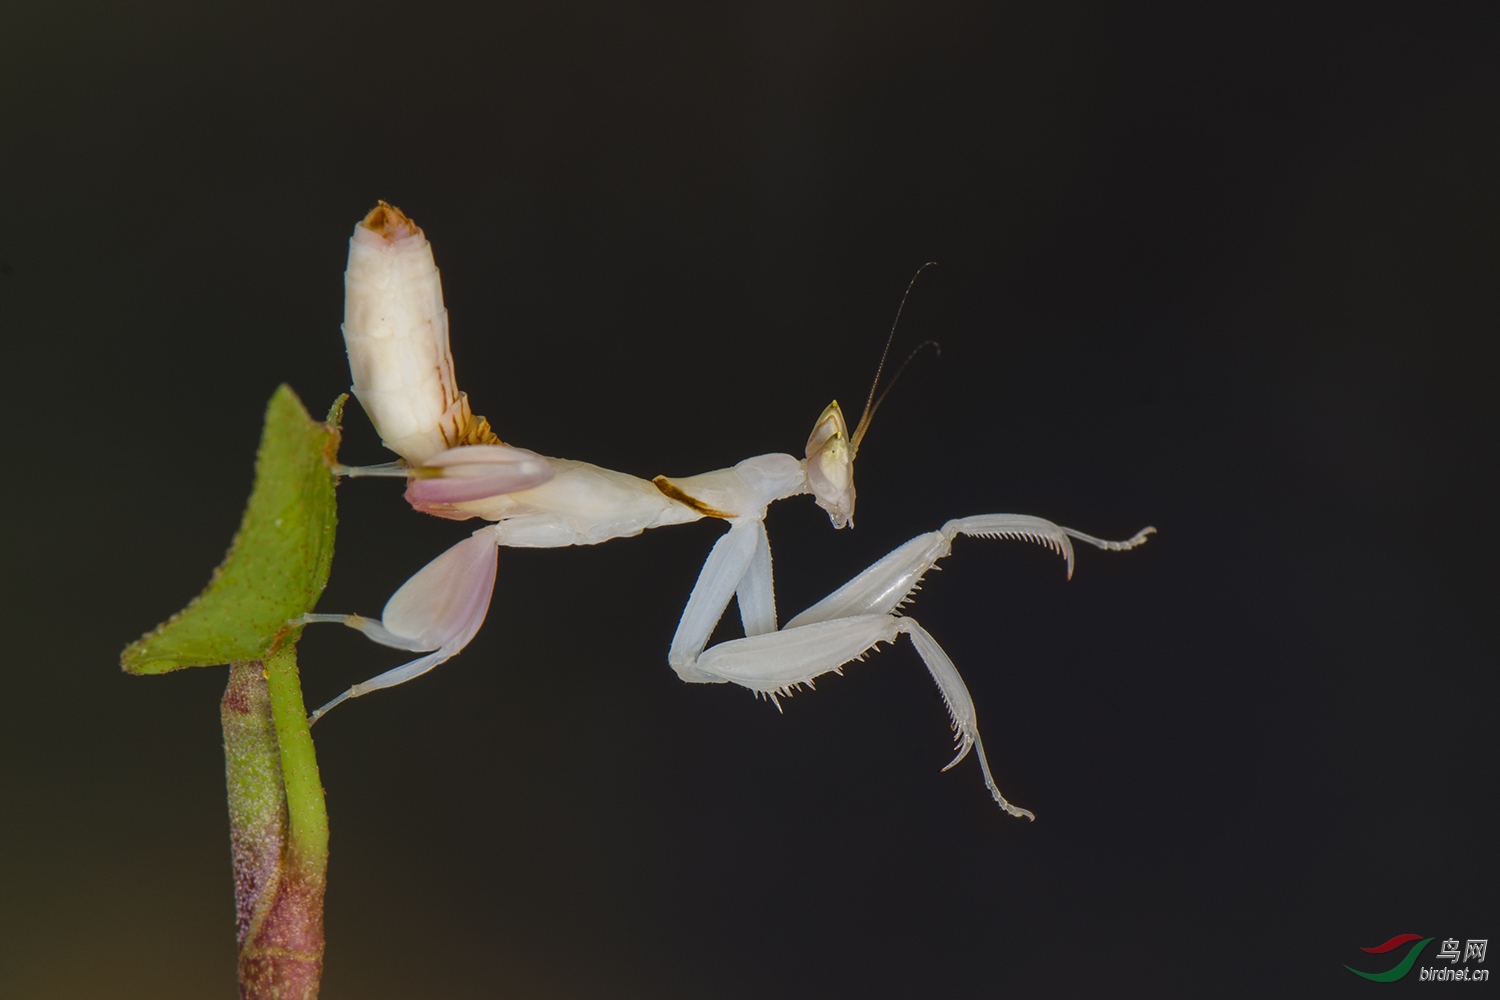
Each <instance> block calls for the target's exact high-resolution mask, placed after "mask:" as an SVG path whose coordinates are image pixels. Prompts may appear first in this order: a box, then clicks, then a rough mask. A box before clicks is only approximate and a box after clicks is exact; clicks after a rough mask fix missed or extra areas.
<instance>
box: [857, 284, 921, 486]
mask: <svg viewBox="0 0 1500 1000" xmlns="http://www.w3.org/2000/svg"><path fill="white" fill-rule="evenodd" d="M936 265H937V261H935V260H929V261H928V262H927V263H925V264H923V265H922V266H921V267H919V268H917V273H916V274H914V275H912V276H911V281H909V282H907V284H906V291H905V292H903V293H902V294H901V304H900V305H898V306H897V307H896V318H895V319H894V320H892V321H891V332H890V333H889V334H887V335H886V338H885V349H884V350H883V351H881V352H880V364H878V365H876V366H875V380H874V381H873V382H871V383H870V395H869V396H867V397H865V412H864V413H862V414H860V417H859V426H857V427H855V428H854V435H853V436H852V437H851V438H850V439H849V450H850V452H851V453H852V454H851V456H850V457H853V456H855V455H858V454H859V443H860V442H861V441H863V440H864V438H865V432H866V431H868V430H869V429H870V421H871V420H873V419H875V411H876V410H878V409H880V404H881V403H883V402H885V397H886V393H889V392H890V391H891V388H892V387H893V386H894V385H895V384H896V380H897V379H899V378H900V377H901V373H902V372H904V371H906V366H907V365H909V364H911V361H912V358H915V357H916V356H917V355H918V354H919V353H921V350H922V348H924V347H928V346H930V347H931V348H932V349H933V350H934V351H936V352H937V353H938V356H939V357H941V356H942V354H943V348H942V345H941V344H939V343H938V342H937V341H935V340H924V341H922V342H921V343H920V344H918V345H917V346H916V347H914V348H912V352H911V353H910V354H908V355H907V356H906V360H905V361H903V362H901V367H900V368H897V369H896V374H894V375H892V376H891V381H890V383H889V384H887V385H886V387H885V391H884V392H882V393H881V394H880V396H879V398H877V397H876V395H875V390H876V389H877V388H879V387H880V375H881V373H882V372H884V371H885V359H886V356H887V355H889V354H890V353H891V341H893V340H895V339H896V325H897V324H898V323H900V322H901V311H902V310H903V309H905V308H906V300H907V298H908V297H910V295H911V290H912V286H913V285H915V284H916V283H917V279H918V278H920V277H921V276H922V272H923V271H925V270H927V269H928V268H929V267H935V266H936Z"/></svg>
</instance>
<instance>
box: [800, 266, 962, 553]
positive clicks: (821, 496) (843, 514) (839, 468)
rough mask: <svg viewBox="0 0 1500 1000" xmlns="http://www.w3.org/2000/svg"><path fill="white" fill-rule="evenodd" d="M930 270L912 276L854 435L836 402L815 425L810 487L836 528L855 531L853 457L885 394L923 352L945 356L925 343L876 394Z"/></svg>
mask: <svg viewBox="0 0 1500 1000" xmlns="http://www.w3.org/2000/svg"><path fill="white" fill-rule="evenodd" d="M931 266H932V261H928V262H927V263H926V264H923V265H922V266H921V267H919V268H917V273H916V274H914V275H912V277H911V282H910V283H909V284H908V285H907V286H906V292H905V294H903V295H902V296H901V305H899V306H898V307H897V308H896V320H895V322H893V323H892V324H891V332H890V334H889V335H887V336H886V338H885V349H884V350H883V351H881V352H880V364H879V365H878V366H877V367H876V369H875V380H874V381H873V382H871V383H870V395H869V396H868V397H867V398H866V399H865V412H864V413H862V414H861V415H860V418H859V426H858V427H856V428H854V433H853V434H850V433H849V425H848V424H847V423H845V422H844V411H843V410H841V409H839V401H838V400H836V399H835V400H834V401H833V402H831V403H829V404H828V406H827V408H826V409H824V410H823V413H822V415H821V416H819V417H818V422H817V423H815V424H813V430H812V434H811V435H810V436H809V437H808V439H807V487H808V489H809V490H811V491H812V495H813V498H814V499H816V500H817V501H818V506H819V507H822V508H823V509H824V510H826V511H827V512H828V519H829V520H831V521H832V522H833V526H834V527H835V528H842V527H844V526H846V525H848V526H851V527H852V526H853V524H854V456H855V455H857V454H859V443H860V442H861V441H863V440H864V439H865V432H866V431H868V430H869V429H870V421H871V420H872V419H874V417H875V411H876V410H878V409H880V404H881V403H883V402H885V396H886V393H888V392H890V391H891V386H894V385H895V384H896V380H897V379H899V378H900V377H901V373H902V372H904V371H906V366H907V365H909V364H911V359H912V358H914V357H916V356H917V355H918V354H919V353H921V350H922V348H924V347H932V348H933V349H935V350H937V351H938V353H939V354H941V353H942V349H941V348H939V347H938V344H937V341H935V340H924V341H922V343H920V344H918V345H917V346H916V348H915V349H914V350H913V351H912V352H911V353H910V354H908V355H907V356H906V360H905V361H903V362H901V367H900V368H898V369H896V374H895V375H893V376H891V381H890V383H889V384H887V385H886V387H885V391H884V392H881V393H880V395H878V396H877V395H876V394H875V390H876V389H878V388H879V387H880V375H881V373H882V372H884V371H885V359H886V355H887V354H889V353H890V350H891V341H892V340H893V339H895V336H896V323H899V322H901V311H902V310H903V309H905V308H906V299H907V296H909V295H911V288H912V285H915V284H916V283H917V278H918V277H920V276H921V274H922V272H923V271H925V270H926V269H927V268H929V267H931Z"/></svg>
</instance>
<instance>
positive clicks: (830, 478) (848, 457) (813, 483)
mask: <svg viewBox="0 0 1500 1000" xmlns="http://www.w3.org/2000/svg"><path fill="white" fill-rule="evenodd" d="M807 485H808V487H809V488H810V489H811V490H812V494H813V497H814V499H816V500H817V502H818V506H819V507H822V508H823V509H824V510H825V511H827V512H828V519H829V520H831V521H832V522H833V526H834V527H835V528H842V527H844V526H845V525H847V524H849V523H850V522H851V521H852V520H853V518H854V449H853V447H852V446H851V445H850V443H849V426H848V425H847V424H846V423H844V411H842V410H840V409H839V404H838V400H834V401H833V402H832V403H829V404H828V408H827V409H825V410H824V411H823V413H822V415H821V416H819V417H818V422H817V423H815V424H813V430H812V434H811V435H810V436H809V437H808V439H807Z"/></svg>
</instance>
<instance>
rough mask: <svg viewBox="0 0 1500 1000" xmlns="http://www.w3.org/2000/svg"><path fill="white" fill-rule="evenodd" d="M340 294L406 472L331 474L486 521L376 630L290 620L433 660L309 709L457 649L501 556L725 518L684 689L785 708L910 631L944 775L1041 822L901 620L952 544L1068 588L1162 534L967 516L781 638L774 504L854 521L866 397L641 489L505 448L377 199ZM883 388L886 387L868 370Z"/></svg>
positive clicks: (430, 285)
mask: <svg viewBox="0 0 1500 1000" xmlns="http://www.w3.org/2000/svg"><path fill="white" fill-rule="evenodd" d="M345 291H346V300H345V313H344V336H345V340H346V343H347V346H348V349H349V362H350V368H351V371H352V373H353V376H354V394H355V395H356V396H357V397H358V399H359V400H360V403H361V404H362V405H363V406H364V407H365V409H366V411H367V412H368V413H369V415H370V418H371V420H372V422H373V423H374V425H375V427H376V429H377V430H378V431H379V432H380V435H381V438H382V440H383V441H384V442H385V444H386V446H387V447H388V448H390V449H391V450H392V451H394V452H396V453H397V454H398V455H400V456H401V457H402V461H401V462H397V463H391V464H389V465H384V466H370V467H365V468H346V467H340V468H339V469H338V470H336V471H339V472H341V473H343V474H347V475H386V476H401V477H404V478H406V479H407V480H408V488H407V494H406V496H407V499H408V500H409V501H410V502H411V504H412V505H413V506H414V507H416V508H417V509H418V510H422V511H426V512H428V513H432V514H436V515H438V516H441V517H449V518H455V519H464V518H471V517H480V518H483V519H485V520H488V521H492V522H494V523H493V524H490V525H488V526H486V527H483V528H480V529H479V530H477V531H475V532H474V533H473V534H472V535H471V536H470V537H469V538H468V539H465V540H464V541H462V542H459V543H458V544H457V545H455V546H453V547H452V548H450V549H449V550H448V551H447V552H445V553H443V554H442V555H440V556H439V557H438V558H436V559H434V560H433V561H432V562H431V563H429V564H428V565H427V566H425V567H423V569H422V570H421V571H419V572H418V573H417V574H416V575H415V576H413V577H412V578H411V579H410V580H408V581H407V582H406V583H405V584H404V585H403V586H402V587H401V588H400V589H399V590H398V591H397V592H396V593H395V594H394V595H393V596H392V597H391V599H390V601H389V602H388V603H387V604H386V606H385V609H384V611H383V613H382V615H381V618H380V620H379V621H378V622H377V621H374V620H371V619H368V618H363V617H360V616H359V615H329V614H315V615H306V616H304V617H303V618H302V619H300V620H299V621H300V622H302V623H308V622H340V623H343V624H345V625H348V626H350V627H353V628H357V629H359V630H360V631H362V632H364V633H365V635H367V636H368V637H369V638H371V639H373V640H374V641H376V642H378V643H382V644H384V645H387V646H393V647H395V648H398V649H406V650H411V651H413V652H421V653H425V654H426V655H424V656H421V657H419V658H417V659H415V660H412V661H411V662H409V663H406V664H403V665H402V666H399V667H396V668H395V669H393V670H389V671H386V672H385V673H383V674H380V675H379V676H376V677H374V678H371V679H370V680H368V681H365V682H364V683H362V684H356V685H354V686H353V687H352V688H350V689H349V690H348V691H346V692H344V693H343V694H341V695H339V697H337V698H335V699H334V700H333V701H331V702H329V703H328V704H327V705H325V706H323V707H322V708H320V709H318V710H317V711H316V712H314V713H313V715H312V720H313V721H316V720H317V719H318V718H320V717H321V716H322V715H324V714H325V713H327V712H328V711H329V710H330V709H331V708H333V707H334V706H335V705H338V704H339V703H341V702H342V701H344V700H346V699H348V698H355V697H359V696H360V695H363V694H368V693H369V692H371V691H376V690H379V689H381V688H387V687H392V686H394V685H397V684H401V683H404V682H406V681H408V680H411V679H412V678H414V677H416V676H418V675H420V674H423V673H425V672H427V671H428V670H431V669H432V668H433V667H435V666H437V665H438V664H439V663H442V662H443V661H444V660H447V659H449V658H450V657H452V656H453V655H455V654H456V653H458V652H459V651H460V650H461V649H463V648H464V646H465V645H467V644H468V642H469V641H470V640H471V639H472V638H473V637H474V635H475V633H476V632H477V631H478V630H479V627H480V625H481V624H482V623H483V621H484V618H485V615H486V613H487V611H488V608H489V602H490V595H491V592H492V590H493V587H494V581H495V572H496V565H497V553H498V547H500V546H512V547H527V548H553V547H560V546H566V545H593V544H597V543H599V542H604V541H608V540H609V539H612V538H623V537H627V536H630V535H637V534H640V533H641V532H642V531H645V530H646V529H648V528H656V527H660V526H662V525H667V524H682V523H686V522H688V521H696V520H698V519H700V518H703V517H717V518H722V519H724V520H726V521H728V522H729V531H728V532H727V533H726V534H725V535H724V536H723V537H722V538H720V539H719V541H718V542H717V543H715V545H714V547H713V550H712V551H711V552H710V553H709V555H708V559H707V561H705V562H704V564H703V569H702V571H701V572H700V573H699V574H698V580H697V583H696V584H695V585H694V586H693V590H692V594H691V596H690V597H689V598H688V602H687V606H686V608H684V610H683V612H682V618H681V620H680V621H679V622H678V625H677V632H676V634H675V635H674V636H673V639H672V644H671V648H670V651H669V653H668V657H667V659H668V663H670V665H671V666H672V669H673V670H675V671H676V672H677V674H678V676H679V677H681V678H682V679H683V680H684V681H687V682H690V683H703V684H722V683H726V682H731V683H735V684H739V685H740V686H742V687H745V688H748V689H750V690H751V691H753V692H755V693H756V694H757V695H764V696H766V697H768V698H770V699H771V700H772V701H773V702H776V704H777V707H778V708H780V703H779V701H777V699H778V696H784V695H789V694H791V693H792V692H793V691H794V690H796V689H797V688H798V687H799V686H801V685H803V684H806V685H808V686H809V687H812V686H813V682H814V680H815V679H816V678H817V677H819V676H821V675H823V674H825V673H828V672H830V671H833V672H842V670H841V668H842V667H843V665H844V664H846V663H849V662H850V661H852V660H855V659H862V658H863V657H864V656H865V654H867V653H869V652H871V651H873V650H875V649H876V648H877V646H878V644H879V643H882V642H885V643H894V642H895V641H896V639H897V637H898V636H899V635H900V634H902V633H905V634H906V635H908V636H910V637H911V641H912V644H913V645H914V646H915V647H916V649H917V653H918V654H919V655H920V656H921V658H922V661H923V662H924V663H925V664H926V666H927V669H928V672H929V673H930V674H931V675H932V679H933V681H934V682H935V683H936V684H937V687H938V691H939V692H940V693H941V695H942V697H943V701H944V703H945V704H946V705H947V708H948V713H949V716H950V719H951V721H952V725H953V730H954V734H955V738H956V741H957V751H958V752H957V756H955V757H954V759H953V760H952V762H950V763H949V764H948V767H946V768H944V770H947V769H948V768H951V767H953V766H954V765H956V764H957V763H958V762H959V761H961V760H963V758H964V757H965V756H966V755H967V754H968V752H969V750H970V749H971V748H972V749H975V750H976V751H977V756H978V758H979V765H980V770H981V771H982V773H983V776H984V783H985V785H986V787H987V788H988V789H989V790H990V794H991V795H992V796H993V797H994V799H995V801H996V802H997V803H998V804H999V805H1000V807H1001V808H1002V809H1004V810H1005V811H1006V812H1008V813H1010V814H1011V815H1013V816H1026V817H1028V818H1033V819H1034V818H1035V817H1034V816H1033V814H1032V813H1031V812H1030V811H1029V810H1026V809H1021V808H1018V807H1016V806H1014V805H1011V804H1010V803H1009V802H1007V801H1006V799H1005V797H1004V796H1003V795H1001V794H1000V790H999V788H998V787H997V786H996V784H995V780H994V778H993V776H992V775H991V774H990V769H989V762H988V761H987V760H986V758H985V754H984V744H983V743H982V742H981V741H980V738H979V729H978V726H977V723H976V720H975V712H974V703H973V700H972V699H971V698H970V697H969V692H968V689H967V688H966V687H965V686H964V683H963V680H962V678H960V676H959V674H958V670H957V668H956V667H955V666H954V664H953V661H952V660H950V659H949V658H948V656H947V654H946V653H944V652H943V650H942V648H941V647H940V646H939V645H938V644H937V642H936V640H934V639H933V638H932V636H931V635H929V634H928V633H927V632H926V630H924V629H923V628H922V627H921V626H920V625H919V624H917V622H916V621H915V620H914V619H912V618H910V617H907V616H905V615H902V614H900V613H899V611H900V609H901V608H902V606H903V605H904V604H905V603H906V602H907V601H908V600H910V598H911V596H912V594H913V592H914V591H915V590H916V589H917V586H918V584H919V583H920V582H921V580H922V577H923V575H924V574H925V573H926V572H927V571H928V570H930V569H931V568H932V567H933V566H934V565H935V564H936V563H937V561H938V560H939V559H941V558H943V557H944V556H946V555H948V553H949V551H950V547H951V545H952V542H953V539H954V538H955V537H957V536H959V535H970V536H975V537H984V538H1017V539H1024V540H1028V541H1033V542H1037V543H1039V544H1042V545H1045V546H1048V547H1049V548H1051V549H1053V550H1054V551H1056V552H1057V553H1058V554H1060V555H1061V556H1063V557H1064V559H1066V561H1067V569H1068V576H1069V577H1070V578H1071V576H1072V573H1073V547H1072V542H1071V541H1070V539H1077V540H1079V541H1082V542H1087V543H1088V544H1090V545H1093V546H1096V547H1098V548H1101V549H1108V550H1114V551H1119V550H1125V549H1130V548H1134V547H1135V546H1137V545H1140V544H1141V543H1142V542H1144V541H1145V539H1146V536H1147V535H1149V534H1150V533H1151V532H1153V531H1154V530H1155V529H1154V528H1150V527H1148V528H1143V529H1142V530H1141V531H1139V532H1137V533H1136V534H1135V535H1134V536H1133V537H1131V538H1130V539H1128V540H1126V541H1123V542H1112V541H1106V540H1104V539H1100V538H1095V537H1093V536H1092V535H1086V534H1083V533H1082V532H1079V531H1074V530H1073V529H1071V528H1064V527H1061V526H1059V525H1056V524H1054V523H1052V522H1051V521H1047V520H1044V519H1042V518H1039V517H1030V516H1027V515H1023V514H981V515H978V516H975V517H965V518H959V519H957V520H953V521H949V522H948V523H947V524H945V525H943V527H942V528H941V529H940V530H938V531H932V532H928V533H927V534H924V535H918V536H917V537H916V538H913V539H912V540H910V541H909V542H907V543H905V544H904V545H901V546H899V547H898V548H896V549H895V550H894V551H892V552H891V553H889V554H888V555H886V556H885V557H884V558H882V559H880V560H879V561H878V562H876V563H875V564H874V565H872V566H870V567H869V568H868V569H866V570H864V571H863V572H861V573H860V574H858V575H857V576H855V577H854V579H852V580H850V581H849V582H848V583H846V584H844V585H843V586H842V587H840V588H839V589H837V590H835V591H834V592H833V593H832V594H830V595H828V596H827V597H825V598H824V599H823V600H821V601H819V602H818V603H817V604H815V605H813V606H812V607H810V608H808V609H807V610H806V611H803V612H802V613H801V614H799V615H797V616H795V617H794V618H792V619H791V620H790V621H788V622H787V623H786V624H785V625H784V626H782V627H780V628H778V627H777V624H776V603H775V593H774V587H773V584H772V574H771V549H770V542H769V540H768V538H767V536H766V530H765V525H764V518H765V514H766V509H767V507H769V505H770V504H772V503H774V502H775V501H777V500H781V499H784V498H786V497H791V496H797V495H799V494H803V493H811V494H812V495H813V497H814V499H815V500H816V502H817V503H818V505H819V506H820V507H822V508H823V509H824V510H825V511H827V512H828V515H829V518H830V519H831V520H832V522H833V526H834V527H835V528H842V527H844V526H845V525H846V524H849V523H850V522H851V519H852V517H853V513H854V479H853V468H854V467H853V463H854V457H855V455H856V453H857V452H858V449H859V445H860V442H861V441H862V439H863V438H864V435H865V432H866V430H867V429H868V428H869V423H870V418H871V415H872V414H873V412H874V408H875V407H876V406H878V404H879V400H877V399H875V398H874V389H873V387H872V389H871V399H870V401H868V402H867V403H866V407H865V413H864V416H863V417H862V418H861V420H860V423H859V425H858V426H857V427H856V428H855V430H854V433H853V434H852V435H851V434H850V433H849V432H848V428H847V425H846V424H845V421H844V416H843V413H842V412H841V411H840V409H839V406H838V403H837V402H835V403H832V404H830V405H829V406H828V407H827V408H826V409H825V410H824V411H823V413H822V414H821V415H820V416H819V417H818V420H817V422H816V423H815V424H814V426H813V431H812V434H811V436H810V437H809V438H808V441H807V445H806V448H805V455H806V457H805V458H803V459H798V458H795V457H794V456H792V455H786V454H771V455H760V456H757V457H755V458H749V459H746V460H745V461H743V462H740V463H739V464H738V465H736V466H734V467H732V468H728V469H720V470H717V471H714V472H708V473H704V474H702V475H698V476H691V477H688V478H683V479H668V478H666V477H663V476H658V477H657V478H656V479H655V480H646V479H641V478H639V477H636V476H632V475H628V474H626V473H621V472H614V471H611V470H609V469H604V468H600V467H599V466H596V465H590V464H588V463H586V462H578V461H571V460H567V459H557V458H547V457H544V456H542V455H538V454H536V453H535V452H530V451H527V450H525V449H521V448H514V447H509V446H506V445H504V444H501V443H500V441H499V439H498V438H496V437H495V435H494V433H493V432H492V431H491V430H490V427H489V424H488V423H487V422H486V421H485V420H484V419H483V418H481V417H476V416H474V415H473V414H472V412H471V411H470V409H469V405H468V400H467V398H466V396H465V395H464V394H463V393H460V392H458V391H457V387H456V383H455V381H454V376H453V362H452V356H451V354H450V351H449V346H448V331H447V312H446V310H444V308H443V304H442V288H441V284H440V282H439V278H438V272H437V268H436V267H435V266H434V264H433V261H432V250H431V246H430V245H429V244H428V243H427V240H426V238H425V236H424V235H423V233H422V231H421V230H420V229H418V228H417V227H416V225H415V224H414V223H412V222H411V221H410V220H409V219H407V218H406V216H404V215H403V214H402V213H401V212H400V210H399V209H395V208H393V207H391V206H389V205H387V204H385V203H384V202H382V203H380V205H379V206H378V207H377V208H376V209H375V210H373V211H372V212H371V213H370V214H369V215H368V216H367V217H366V218H365V219H364V220H363V221H362V222H361V223H360V224H359V225H358V226H356V227H355V232H354V237H353V238H352V239H351V240H350V249H349V267H348V271H347V272H346V274H345ZM876 377H877V381H878V379H879V375H878V373H877V376H876ZM731 597H734V598H735V599H736V600H737V602H738V605H739V611H740V618H741V621H742V623H743V625H744V631H745V637H744V638H743V639H734V640H729V641H726V642H723V643H720V644H719V645H717V646H714V647H712V648H708V649H705V648H704V647H705V646H706V645H707V643H708V640H709V637H710V635H711V634H712V632H713V629H714V627H715V626H716V625H717V623H718V621H719V619H720V617H722V615H723V614H724V612H725V610H726V609H727V608H728V606H729V600H730V598H731Z"/></svg>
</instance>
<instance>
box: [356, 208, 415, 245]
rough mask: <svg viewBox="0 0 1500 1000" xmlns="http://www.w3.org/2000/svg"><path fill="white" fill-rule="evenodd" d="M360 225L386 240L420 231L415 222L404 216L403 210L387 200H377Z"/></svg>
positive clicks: (413, 234)
mask: <svg viewBox="0 0 1500 1000" xmlns="http://www.w3.org/2000/svg"><path fill="white" fill-rule="evenodd" d="M360 225H362V226H364V227H365V228H366V229H368V230H370V231H371V232H373V233H375V234H377V235H379V236H383V237H384V238H386V239H388V240H399V239H401V238H402V237H403V236H416V235H417V234H418V233H420V232H421V231H422V230H420V229H418V228H417V224H416V223H415V222H413V221H411V220H410V219H408V218H407V217H406V213H405V212H403V211H401V209H399V208H397V207H396V206H395V205H392V204H391V203H390V202H388V201H381V202H377V203H376V204H375V207H374V208H372V209H370V214H369V215H367V216H365V221H364V222H362V223H360Z"/></svg>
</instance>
